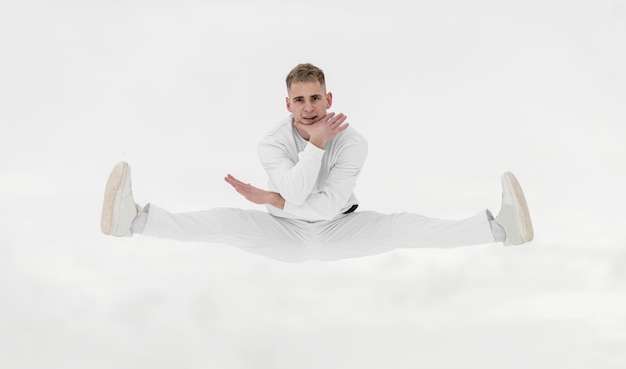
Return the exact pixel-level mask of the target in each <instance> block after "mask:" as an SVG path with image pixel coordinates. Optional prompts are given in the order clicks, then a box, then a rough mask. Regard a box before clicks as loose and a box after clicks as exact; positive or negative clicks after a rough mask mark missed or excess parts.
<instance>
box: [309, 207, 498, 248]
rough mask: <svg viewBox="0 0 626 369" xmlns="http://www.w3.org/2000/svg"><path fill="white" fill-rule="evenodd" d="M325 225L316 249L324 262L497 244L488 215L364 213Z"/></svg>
mask: <svg viewBox="0 0 626 369" xmlns="http://www.w3.org/2000/svg"><path fill="white" fill-rule="evenodd" d="M324 223H326V224H325V225H324V226H323V227H324V229H323V230H322V231H321V233H320V234H321V236H320V238H319V240H318V243H317V244H316V247H315V249H316V258H318V259H323V260H331V259H339V258H346V257H358V256H366V255H373V254H380V253H383V252H386V251H390V250H393V249H397V248H452V247H458V246H469V245H479V244H486V243H492V242H495V239H494V235H493V232H492V231H491V226H490V222H489V218H488V215H487V212H486V211H482V212H480V213H478V214H476V215H474V216H472V217H469V218H466V219H462V220H448V219H436V218H428V217H424V216H421V215H417V214H411V213H399V214H381V213H378V212H374V211H361V212H355V213H352V214H347V215H345V216H342V217H339V218H337V219H334V220H331V221H329V222H324Z"/></svg>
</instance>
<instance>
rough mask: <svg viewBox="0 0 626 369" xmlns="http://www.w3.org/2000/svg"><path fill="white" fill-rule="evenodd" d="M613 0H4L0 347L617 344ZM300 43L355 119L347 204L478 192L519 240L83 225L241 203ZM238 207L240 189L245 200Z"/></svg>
mask: <svg viewBox="0 0 626 369" xmlns="http://www.w3.org/2000/svg"><path fill="white" fill-rule="evenodd" d="M625 45H626V3H625V2H624V1H622V0H613V1H609V0H606V1H605V0H602V1H596V0H593V1H592V0H587V1H558V0H547V1H538V0H537V1H534V0H533V1H520V0H514V1H487V0H481V1H460V0H459V1H451V0H445V1H413V2H411V1H401V0H397V1H386V2H380V3H376V4H373V3H372V2H367V1H340V0H333V1H326V0H321V1H316V2H297V1H286V0H267V1H258V2H255V1H225V0H224V1H190V0H182V1H179V0H176V1H174V0H172V1H168V0H162V1H117V0H114V1H104V0H102V1H95V0H94V1H73V0H57V1H39V2H38V1H3V2H2V3H0V124H1V126H0V163H1V169H0V366H1V367H3V368H15V369H17V368H174V367H175V368H417V367H424V368H569V369H573V368H591V367H593V368H623V367H624V366H625V365H626V249H625V248H624V247H625V246H626V227H625V224H626V213H625V212H624V208H625V206H626V197H625V195H624V192H625V190H626V175H625V174H626V173H625V165H624V159H625V158H626V149H625V147H626V145H624V139H625V138H626V67H625V66H626V46H625ZM301 62H312V63H314V64H316V65H318V66H320V67H321V68H323V69H324V71H325V72H326V77H327V86H328V89H329V90H330V91H332V92H333V93H334V98H335V99H334V103H335V104H334V106H333V110H335V111H338V112H344V113H346V114H347V115H348V117H349V122H350V123H351V124H352V125H353V127H355V128H356V129H358V130H359V131H360V132H361V133H363V134H364V135H365V136H366V137H367V138H368V140H369V143H370V154H369V158H368V161H367V162H366V167H365V168H364V171H363V173H362V175H361V178H360V181H359V184H358V186H357V189H356V193H357V196H358V197H359V199H360V203H361V208H363V209H370V210H378V211H381V212H399V211H411V212H416V213H420V214H424V215H428V216H433V217H444V218H461V217H465V216H470V215H472V214H474V213H475V212H477V211H479V210H480V209H484V208H487V207H488V208H490V209H492V210H493V211H494V212H497V210H498V208H499V202H500V182H499V177H500V175H501V174H502V172H504V171H506V170H511V171H513V172H514V173H515V174H516V175H517V177H518V178H519V180H520V182H521V183H522V185H523V187H524V189H525V192H526V196H527V199H528V202H529V205H530V208H531V212H532V217H533V220H534V225H535V233H536V239H535V241H533V242H532V243H531V244H529V245H524V246H521V247H513V248H505V247H502V246H501V245H497V244H491V245H484V246H476V247H469V248H461V249H454V250H448V251H445V250H400V251H393V252H390V253H387V254H383V255H379V256H370V257H364V258H359V259H352V260H340V261H334V262H326V263H324V262H313V261H311V262H305V263H300V264H285V263H281V262H278V261H274V260H271V259H266V258H263V257H259V256H255V255H252V254H246V253H244V252H242V251H240V250H238V249H235V248H232V247H229V246H226V245H219V244H183V243H176V242H171V241H165V240H158V239H148V238H142V237H134V238H131V239H118V238H109V237H105V236H103V235H102V234H101V233H100V230H99V222H100V211H101V203H102V195H103V191H104V184H105V182H106V178H107V176H108V173H109V171H110V169H111V168H112V166H113V165H114V164H115V163H116V162H118V161H120V160H126V161H128V162H129V163H130V164H131V165H132V168H133V184H134V192H135V197H136V200H137V201H138V202H141V203H145V202H148V201H150V202H154V203H155V204H158V205H160V206H162V207H165V208H167V209H169V210H172V211H186V210H200V209H206V208H211V207H218V206H233V207H242V208H259V207H255V206H254V205H252V204H248V203H247V202H246V201H245V200H244V199H242V198H240V197H239V195H237V194H236V193H235V192H234V191H233V190H232V189H231V188H229V186H228V185H227V184H226V183H225V182H224V181H223V176H224V175H225V174H226V173H232V174H234V175H235V176H238V177H240V178H241V179H243V180H246V181H248V182H251V183H253V184H256V185H259V186H264V184H265V182H266V177H265V174H264V173H263V171H262V169H261V167H260V165H259V163H258V159H257V157H256V143H257V142H258V140H259V139H260V138H261V137H262V135H263V134H264V133H265V132H266V131H267V130H268V129H270V128H271V127H272V126H273V125H274V124H276V123H277V122H278V121H279V120H280V119H282V118H284V117H285V116H286V114H287V111H286V110H285V106H284V98H285V96H286V91H285V86H284V77H285V76H286V74H287V72H288V71H289V70H290V69H291V68H292V67H293V66H295V65H296V64H298V63H301ZM260 209H262V208H260Z"/></svg>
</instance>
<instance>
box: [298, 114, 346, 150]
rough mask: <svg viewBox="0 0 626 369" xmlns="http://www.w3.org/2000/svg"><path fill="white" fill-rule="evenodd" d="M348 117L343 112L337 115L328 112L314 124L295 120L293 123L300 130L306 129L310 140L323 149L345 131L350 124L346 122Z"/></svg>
mask: <svg viewBox="0 0 626 369" xmlns="http://www.w3.org/2000/svg"><path fill="white" fill-rule="evenodd" d="M346 119H347V117H346V116H345V115H344V114H343V113H339V114H337V115H335V113H328V114H326V116H325V117H323V118H322V119H320V120H318V121H317V122H315V123H313V124H302V123H300V122H297V121H294V122H293V124H294V126H295V127H296V129H298V130H299V131H304V132H305V133H306V134H307V135H308V136H309V142H310V143H312V144H314V145H315V146H317V147H319V148H320V149H323V148H324V146H326V143H328V142H329V141H331V140H332V139H333V138H335V137H336V136H337V135H338V134H339V133H341V132H343V131H345V130H346V129H347V128H348V127H349V126H350V124H349V123H345V121H346Z"/></svg>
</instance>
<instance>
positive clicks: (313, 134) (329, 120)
mask: <svg viewBox="0 0 626 369" xmlns="http://www.w3.org/2000/svg"><path fill="white" fill-rule="evenodd" d="M345 120H346V116H345V115H344V114H337V115H335V113H329V114H327V115H326V116H324V117H323V118H322V119H320V120H319V121H317V122H316V123H313V124H310V125H305V124H301V123H298V122H296V121H293V122H292V124H293V128H295V129H296V130H297V132H298V134H300V135H301V136H302V137H306V139H308V141H309V142H308V143H307V144H306V146H305V148H304V150H303V151H302V152H300V153H298V154H297V156H298V159H297V160H296V159H295V157H294V156H295V153H296V151H297V150H296V149H295V146H291V145H292V144H293V143H292V142H291V141H292V140H293V138H292V137H291V135H293V134H294V133H293V131H292V129H293V128H292V127H288V129H287V130H281V131H275V132H274V133H273V134H271V135H269V136H268V137H267V138H266V139H265V140H263V141H262V142H261V143H260V144H259V147H258V155H259V158H260V159H261V164H262V165H263V168H264V169H265V171H266V172H267V174H268V176H269V179H270V182H271V184H272V185H273V187H274V189H275V190H276V191H277V192H278V193H280V194H281V195H282V197H283V198H284V199H285V200H287V201H289V202H292V203H294V204H296V205H299V204H302V203H303V202H304V201H305V200H306V198H307V197H308V196H309V195H310V194H311V191H312V190H313V187H314V186H315V184H316V182H317V179H318V176H319V171H320V167H321V162H322V159H323V157H324V148H325V146H326V144H327V143H328V142H330V141H331V140H333V139H334V138H335V137H336V136H337V135H338V134H339V133H341V132H343V131H344V130H346V129H347V128H348V127H349V124H348V123H345ZM344 123H345V124H344Z"/></svg>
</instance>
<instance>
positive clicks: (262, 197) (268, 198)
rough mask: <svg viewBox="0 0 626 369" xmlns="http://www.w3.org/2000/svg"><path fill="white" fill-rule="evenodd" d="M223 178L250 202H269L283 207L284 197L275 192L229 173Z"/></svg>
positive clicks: (280, 207) (262, 203)
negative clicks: (244, 181) (242, 180)
mask: <svg viewBox="0 0 626 369" xmlns="http://www.w3.org/2000/svg"><path fill="white" fill-rule="evenodd" d="M224 180H225V181H226V182H228V184H230V185H231V186H233V188H234V189H235V190H236V191H237V192H239V193H240V194H241V195H242V196H243V197H245V198H246V200H248V201H250V202H252V203H255V204H258V205H265V204H270V205H272V206H274V207H277V208H279V209H282V208H284V207H285V199H283V197H282V196H281V195H280V194H278V193H276V192H271V191H265V190H263V189H260V188H258V187H254V186H252V185H251V184H250V183H243V182H241V181H240V180H238V179H237V178H235V177H233V176H232V175H230V174H228V175H227V176H226V177H224Z"/></svg>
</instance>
